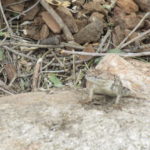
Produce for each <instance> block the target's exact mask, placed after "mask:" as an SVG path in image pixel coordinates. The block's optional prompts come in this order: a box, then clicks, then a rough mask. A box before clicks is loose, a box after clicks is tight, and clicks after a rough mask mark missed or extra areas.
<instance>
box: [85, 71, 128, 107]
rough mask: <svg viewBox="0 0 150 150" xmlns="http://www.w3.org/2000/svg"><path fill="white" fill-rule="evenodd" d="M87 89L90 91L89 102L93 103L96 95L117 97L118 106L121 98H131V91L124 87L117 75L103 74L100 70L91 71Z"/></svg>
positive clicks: (87, 76) (87, 78) (87, 77)
mask: <svg viewBox="0 0 150 150" xmlns="http://www.w3.org/2000/svg"><path fill="white" fill-rule="evenodd" d="M86 80H87V84H88V85H89V86H88V87H87V88H88V90H89V100H90V101H92V99H93V95H94V94H103V95H106V96H110V97H116V101H115V103H116V104H118V103H119V101H120V99H121V97H123V96H130V90H129V89H128V88H126V87H124V86H123V85H122V83H121V80H120V79H119V77H117V76H116V75H112V74H108V73H104V72H103V73H102V72H100V71H99V70H96V69H94V70H90V71H89V72H88V73H87V75H86Z"/></svg>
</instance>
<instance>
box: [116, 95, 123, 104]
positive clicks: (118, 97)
mask: <svg viewBox="0 0 150 150" xmlns="http://www.w3.org/2000/svg"><path fill="white" fill-rule="evenodd" d="M121 97H122V96H121V95H117V97H116V100H115V104H118V103H119V102H120V99H121Z"/></svg>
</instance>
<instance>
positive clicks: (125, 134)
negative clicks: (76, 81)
mask: <svg viewBox="0 0 150 150" xmlns="http://www.w3.org/2000/svg"><path fill="white" fill-rule="evenodd" d="M84 96H86V95H85V94H82V93H81V92H78V91H59V92H56V93H55V92H54V94H46V93H28V94H20V95H16V96H8V97H3V98H0V150H149V149H150V101H148V100H146V101H145V100H131V99H130V100H127V99H125V100H123V101H122V102H121V104H120V106H119V109H116V107H112V106H111V105H112V103H111V102H110V103H109V104H107V105H106V104H103V106H102V105H101V106H99V105H98V106H96V105H92V104H88V105H87V104H83V102H82V98H84Z"/></svg>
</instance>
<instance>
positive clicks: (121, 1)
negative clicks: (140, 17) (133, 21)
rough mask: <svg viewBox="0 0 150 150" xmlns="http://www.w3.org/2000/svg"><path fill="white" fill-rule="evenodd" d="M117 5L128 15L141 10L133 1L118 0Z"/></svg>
mask: <svg viewBox="0 0 150 150" xmlns="http://www.w3.org/2000/svg"><path fill="white" fill-rule="evenodd" d="M117 5H118V6H119V7H120V8H121V9H123V10H124V12H125V13H127V14H130V13H132V12H137V11H138V10H139V8H138V6H137V5H136V3H135V2H134V1H133V0H117Z"/></svg>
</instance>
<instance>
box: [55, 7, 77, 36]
mask: <svg viewBox="0 0 150 150" xmlns="http://www.w3.org/2000/svg"><path fill="white" fill-rule="evenodd" d="M56 10H57V12H58V14H59V16H60V17H61V18H62V20H63V21H64V23H65V24H66V25H67V27H68V28H69V29H70V31H71V32H72V33H77V32H78V26H77V24H76V21H75V19H74V17H73V16H72V14H71V12H70V11H69V10H68V8H65V7H58V8H57V9H56Z"/></svg>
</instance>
